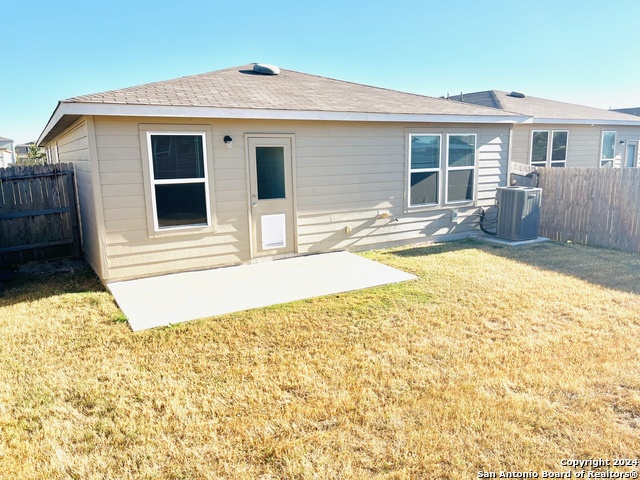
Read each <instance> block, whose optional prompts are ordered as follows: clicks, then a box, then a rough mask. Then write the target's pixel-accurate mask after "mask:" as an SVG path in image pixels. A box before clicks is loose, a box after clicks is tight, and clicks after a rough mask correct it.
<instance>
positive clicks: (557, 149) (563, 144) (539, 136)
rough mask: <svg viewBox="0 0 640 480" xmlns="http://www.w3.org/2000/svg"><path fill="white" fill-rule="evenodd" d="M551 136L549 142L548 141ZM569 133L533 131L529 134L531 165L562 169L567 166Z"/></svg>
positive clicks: (562, 131) (564, 131) (561, 131)
mask: <svg viewBox="0 0 640 480" xmlns="http://www.w3.org/2000/svg"><path fill="white" fill-rule="evenodd" d="M549 135H551V141H549ZM568 142H569V132H568V131H566V130H551V131H549V130H534V131H533V133H532V134H531V157H530V159H531V165H533V166H536V167H564V166H566V164H567V146H568Z"/></svg>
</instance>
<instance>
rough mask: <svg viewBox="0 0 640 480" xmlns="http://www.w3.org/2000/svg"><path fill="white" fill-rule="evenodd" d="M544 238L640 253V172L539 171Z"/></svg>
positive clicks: (636, 169) (558, 169) (612, 169)
mask: <svg viewBox="0 0 640 480" xmlns="http://www.w3.org/2000/svg"><path fill="white" fill-rule="evenodd" d="M538 173H539V175H540V178H539V186H540V187H541V188H542V209H541V218H540V235H542V236H544V237H548V238H551V239H552V240H558V241H561V242H564V241H572V242H574V243H580V244H583V245H594V246H599V247H608V248H617V249H620V250H626V251H628V252H640V227H639V223H640V169H638V168H541V169H539V170H538Z"/></svg>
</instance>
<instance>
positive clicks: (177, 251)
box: [95, 117, 509, 281]
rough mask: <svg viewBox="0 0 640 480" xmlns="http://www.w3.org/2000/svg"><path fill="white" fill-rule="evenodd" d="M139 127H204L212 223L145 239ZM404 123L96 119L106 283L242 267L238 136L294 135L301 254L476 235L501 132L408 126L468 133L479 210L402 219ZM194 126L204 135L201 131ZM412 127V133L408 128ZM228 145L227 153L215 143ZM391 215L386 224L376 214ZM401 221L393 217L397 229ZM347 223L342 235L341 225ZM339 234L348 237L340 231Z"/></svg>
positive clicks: (242, 171) (504, 136)
mask: <svg viewBox="0 0 640 480" xmlns="http://www.w3.org/2000/svg"><path fill="white" fill-rule="evenodd" d="M140 124H158V125H160V124H163V125H180V126H184V125H192V126H193V130H194V131H197V130H198V126H203V125H205V124H206V127H207V128H209V129H210V131H211V143H212V146H211V148H210V149H209V150H210V153H211V155H210V156H212V158H209V159H208V161H209V167H210V169H209V182H210V187H211V190H210V193H211V200H212V203H213V204H214V205H215V212H214V214H215V217H216V224H215V225H214V227H213V228H211V229H208V230H206V231H202V232H199V233H184V232H182V233H179V232H174V233H171V234H169V235H164V234H163V235H160V236H154V235H153V234H152V235H150V232H149V229H148V218H149V216H150V215H152V214H153V212H151V211H148V210H149V204H148V203H147V199H146V197H145V185H144V173H143V172H144V168H143V162H148V159H147V158H145V157H146V155H145V154H144V151H145V148H142V147H141V135H140ZM406 127H409V126H408V125H405V124H393V123H384V124H382V123H361V122H353V123H350V122H320V121H318V122H311V121H298V122H293V121H249V120H210V121H206V120H203V119H197V120H188V119H185V120H182V119H181V120H171V119H166V118H115V117H95V142H96V148H97V157H98V160H99V161H98V164H99V172H100V189H101V200H102V203H103V206H104V222H105V256H106V263H107V266H108V271H107V272H105V275H103V279H105V280H106V279H108V280H110V281H113V280H118V279H127V278H135V277H143V276H150V275H157V274H164V273H171V272H176V271H182V270H195V269H203V268H211V267H216V266H222V265H230V264H237V263H242V262H246V261H248V260H250V257H251V254H250V241H249V218H248V216H249V212H248V209H249V202H248V194H247V172H246V168H247V163H246V162H247V160H246V147H245V145H244V139H245V135H252V134H253V135H257V136H259V135H260V134H291V135H294V136H295V148H294V152H293V157H294V171H295V172H296V173H295V185H296V205H297V242H298V252H299V253H308V252H319V251H327V250H332V249H349V250H358V249H365V248H370V247H373V246H382V245H399V244H407V243H414V242H419V241H427V240H438V239H443V240H444V239H452V238H460V237H465V236H467V235H468V234H469V233H472V232H474V231H475V229H476V228H477V217H473V216H469V215H472V214H476V213H477V212H478V208H477V206H478V205H484V206H490V205H493V202H494V194H495V188H496V187H497V186H499V185H506V168H507V159H508V142H509V126H508V125H485V126H478V125H469V127H460V125H423V126H420V125H410V129H411V131H414V132H415V131H421V130H425V131H427V130H429V131H442V132H444V133H476V134H477V136H478V137H477V138H478V145H477V146H478V162H477V163H478V167H477V175H478V182H477V203H476V206H469V205H466V206H462V207H459V208H457V210H458V211H459V218H458V220H457V221H456V222H454V221H452V218H451V212H450V210H451V209H450V208H435V209H433V208H432V209H426V210H424V211H411V212H407V211H406V205H405V204H406V201H405V196H406V190H405V185H406V183H407V170H406V168H407V167H406V162H407V156H406V149H405V142H406V135H407V128H406ZM201 128H202V127H201ZM416 129H417V130H416ZM225 135H230V136H231V137H233V141H234V146H233V148H231V149H229V148H227V146H226V145H225V144H224V142H223V137H224V136H225ZM382 214H388V215H389V217H388V218H380V215H382ZM396 219H397V221H396ZM347 227H348V228H347ZM347 230H350V232H349V233H347Z"/></svg>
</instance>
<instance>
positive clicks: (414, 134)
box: [407, 132, 443, 208]
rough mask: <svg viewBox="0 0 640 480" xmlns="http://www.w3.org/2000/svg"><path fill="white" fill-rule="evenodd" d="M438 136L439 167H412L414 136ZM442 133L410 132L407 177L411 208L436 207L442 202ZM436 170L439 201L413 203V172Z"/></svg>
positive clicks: (408, 203) (408, 199) (409, 205)
mask: <svg viewBox="0 0 640 480" xmlns="http://www.w3.org/2000/svg"><path fill="white" fill-rule="evenodd" d="M425 136H430V137H438V138H439V141H438V146H439V149H440V158H439V159H438V167H437V168H411V145H412V141H411V140H412V139H413V137H425ZM442 137H443V135H442V133H433V132H425V133H410V134H409V168H408V178H407V187H408V188H407V206H408V207H409V208H424V207H435V206H438V205H440V204H441V201H440V200H441V198H442V178H443V174H442ZM429 172H436V173H437V174H438V191H437V192H436V197H437V202H436V203H419V204H417V205H412V204H411V174H412V173H429Z"/></svg>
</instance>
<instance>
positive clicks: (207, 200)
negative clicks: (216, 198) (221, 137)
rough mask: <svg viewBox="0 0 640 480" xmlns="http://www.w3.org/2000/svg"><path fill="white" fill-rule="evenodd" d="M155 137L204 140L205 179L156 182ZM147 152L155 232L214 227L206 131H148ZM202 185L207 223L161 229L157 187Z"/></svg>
mask: <svg viewBox="0 0 640 480" xmlns="http://www.w3.org/2000/svg"><path fill="white" fill-rule="evenodd" d="M153 135H162V136H199V137H201V138H202V161H203V168H204V177H203V178H180V179H164V180H156V179H155V178H154V177H155V176H154V171H153V150H152V146H151V137H152V136H153ZM146 136H147V152H148V158H147V161H148V166H149V183H150V186H151V205H152V208H153V212H152V215H153V227H154V231H155V232H157V233H161V232H171V231H176V230H193V229H202V228H207V227H210V226H211V225H212V222H211V208H212V205H211V198H210V193H209V172H208V163H209V161H208V157H207V134H206V132H204V131H168V130H147V131H146ZM195 183H202V184H204V194H205V203H206V205H205V206H206V209H207V215H206V216H207V223H206V224H202V223H198V224H193V225H178V226H170V227H160V226H159V225H158V208H157V204H156V188H155V187H156V185H179V184H195Z"/></svg>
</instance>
